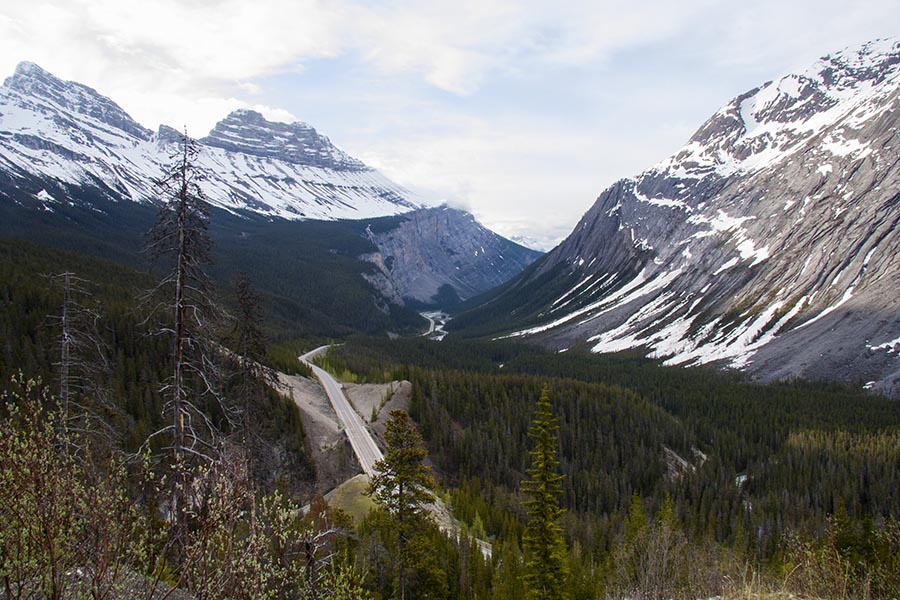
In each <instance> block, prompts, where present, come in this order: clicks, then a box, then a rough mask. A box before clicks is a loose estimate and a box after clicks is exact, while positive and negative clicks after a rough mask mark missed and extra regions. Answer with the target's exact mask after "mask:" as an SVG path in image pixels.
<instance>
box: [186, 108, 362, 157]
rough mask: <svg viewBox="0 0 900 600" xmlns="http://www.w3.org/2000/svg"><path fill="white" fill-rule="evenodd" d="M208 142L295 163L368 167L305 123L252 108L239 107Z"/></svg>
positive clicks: (219, 124) (213, 145) (216, 145)
mask: <svg viewBox="0 0 900 600" xmlns="http://www.w3.org/2000/svg"><path fill="white" fill-rule="evenodd" d="M201 142H202V143H203V144H205V145H207V146H210V147H214V148H223V149H225V150H229V151H231V152H241V153H243V154H249V155H252V156H260V157H263V158H275V159H278V160H282V161H284V162H287V163H291V164H295V165H306V166H312V167H322V168H325V169H333V170H335V171H367V170H369V168H368V167H367V166H366V165H364V164H363V163H362V162H361V161H359V160H357V159H355V158H353V157H352V156H348V155H347V154H345V153H344V152H342V151H341V150H339V149H337V148H336V147H335V146H334V144H332V143H331V140H329V139H328V138H327V137H325V136H322V135H319V134H318V132H316V130H315V129H313V128H312V127H310V126H309V125H307V124H306V123H299V122H297V123H290V124H288V123H274V122H271V121H267V120H266V119H265V118H264V117H263V116H262V115H261V114H259V113H258V112H255V111H252V110H236V111H234V112H233V113H231V114H230V115H228V116H227V117H226V118H225V119H223V120H221V121H219V122H218V123H217V124H216V126H215V128H214V129H213V130H212V131H210V132H209V135H208V136H207V137H205V138H203V139H202V140H201Z"/></svg>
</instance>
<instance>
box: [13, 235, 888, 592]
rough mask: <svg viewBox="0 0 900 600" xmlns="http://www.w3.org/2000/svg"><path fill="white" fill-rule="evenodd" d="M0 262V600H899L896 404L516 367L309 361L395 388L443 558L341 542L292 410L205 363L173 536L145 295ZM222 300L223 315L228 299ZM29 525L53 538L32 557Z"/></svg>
mask: <svg viewBox="0 0 900 600" xmlns="http://www.w3.org/2000/svg"><path fill="white" fill-rule="evenodd" d="M0 256H2V261H0V269H2V278H0V281H2V298H3V304H2V307H3V310H2V338H3V351H2V355H0V359H2V360H0V371H2V377H3V381H4V382H5V383H4V390H5V394H6V395H5V402H4V408H3V427H4V431H3V436H2V439H3V447H2V449H0V452H2V457H0V460H2V468H3V477H4V481H3V485H2V486H0V489H2V496H3V498H2V504H0V510H2V511H3V514H4V529H3V537H2V543H3V555H2V556H0V559H2V564H3V578H4V579H3V585H4V591H3V592H2V593H3V594H4V597H8V598H29V597H51V596H54V595H55V597H60V598H63V597H75V596H76V595H78V594H82V595H85V594H87V595H91V596H92V597H108V598H112V597H148V598H151V597H164V596H165V595H166V594H175V596H173V597H194V598H200V597H208V598H241V597H248V598H250V597H253V598H257V597H269V596H271V597H295V598H313V597H323V598H325V597H330V598H344V597H345V598H356V597H373V598H390V597H400V594H401V590H402V591H403V594H404V596H405V597H407V598H420V597H421V598H427V597H430V598H522V597H570V598H601V597H610V598H614V597H625V596H628V597H645V598H664V597H678V598H695V597H699V596H700V595H701V594H706V595H707V596H710V595H724V596H725V597H730V596H732V597H740V596H739V594H741V593H749V592H752V593H759V594H765V593H772V594H779V593H794V594H797V595H799V596H802V597H840V596H841V595H843V597H848V598H849V597H873V598H881V597H892V596H895V595H896V594H897V590H898V585H900V564H898V562H897V561H898V558H897V557H898V556H900V525H898V518H900V514H898V510H900V509H898V507H900V496H898V495H900V439H898V432H900V410H898V405H897V403H896V401H894V400H890V399H884V398H878V397H872V396H868V395H862V394H859V393H857V392H855V391H853V390H850V389H847V388H843V387H840V386H836V385H826V384H812V383H807V382H790V383H780V384H771V385H761V384H758V383H753V382H748V381H744V380H742V379H741V378H740V377H739V376H738V375H736V374H729V373H722V372H718V371H714V370H710V369H702V368H700V369H690V370H684V369H674V368H663V367H660V366H659V365H657V364H655V363H653V362H652V361H648V360H646V359H643V358H639V357H637V356H629V355H610V356H595V355H591V354H589V353H586V352H580V351H578V350H577V349H576V350H572V351H570V352H567V353H563V354H559V353H551V352H547V351H544V350H541V349H539V348H537V347H533V346H528V345H523V344H519V343H505V342H503V343H501V342H484V341H453V340H452V339H449V340H446V341H444V342H434V341H431V340H426V339H422V338H405V339H398V340H387V339H380V338H365V337H361V338H353V339H348V340H346V341H345V343H344V344H343V345H341V346H338V347H335V348H333V349H332V350H331V351H330V352H329V354H328V355H327V357H326V358H325V360H324V361H323V364H325V365H327V366H328V368H329V369H330V370H332V371H334V372H342V373H345V376H346V374H352V376H353V378H354V379H356V380H357V381H361V382H365V381H368V382H392V381H393V382H396V381H403V380H406V381H409V382H410V384H411V397H410V402H409V417H410V418H411V421H410V422H409V425H407V427H413V428H414V429H412V430H411V431H417V432H418V433H416V434H412V433H404V434H403V435H402V436H400V438H398V439H402V440H405V441H403V442H397V443H398V444H406V443H411V444H412V446H411V447H419V448H421V454H420V456H423V457H424V461H425V464H426V465H428V466H430V470H431V472H432V473H433V478H432V476H431V475H429V476H428V477H427V479H428V480H431V481H432V483H431V484H429V485H430V487H432V488H433V493H434V494H436V496H437V497H439V498H440V499H441V501H442V502H443V503H445V504H446V506H447V507H448V509H449V511H450V513H451V514H452V516H453V518H454V519H455V521H456V522H457V523H458V524H459V527H458V529H456V531H457V534H456V535H451V536H448V535H447V534H446V533H445V532H443V531H442V530H441V528H440V527H439V526H438V524H436V523H435V522H434V521H433V520H430V519H428V518H427V517H425V516H423V514H424V513H422V512H421V511H419V510H418V509H415V508H413V509H410V510H413V512H411V513H409V514H415V515H417V516H416V517H407V518H409V519H414V520H415V522H416V525H415V526H414V527H412V528H403V529H400V528H398V527H397V524H396V519H397V515H398V514H400V513H397V512H396V510H395V509H392V508H391V505H390V503H389V502H384V501H381V502H375V503H374V506H375V507H376V508H375V509H374V510H372V512H370V513H369V514H368V516H367V517H365V518H364V519H362V520H358V521H353V520H352V519H351V518H350V517H348V516H347V515H346V514H344V513H342V511H340V510H337V509H333V508H330V507H329V506H328V504H327V503H326V502H325V501H324V500H323V499H322V498H321V495H319V494H320V493H322V492H325V491H328V490H317V486H316V472H315V466H314V463H313V461H312V460H311V458H310V453H309V448H308V441H307V439H306V437H305V434H304V430H303V425H302V422H301V420H300V415H299V413H298V412H297V409H296V407H294V406H293V404H292V403H291V402H290V401H289V399H287V398H286V397H285V396H284V395H283V394H281V393H278V392H277V391H276V390H274V389H273V388H272V387H271V386H266V385H265V383H264V381H265V378H266V375H265V372H264V370H263V371H256V370H253V371H252V372H251V373H250V374H249V375H247V373H245V372H244V371H242V367H241V362H242V361H240V360H237V359H235V358H230V357H231V356H232V355H231V354H230V353H228V352H222V353H221V358H222V360H221V361H218V362H220V363H221V364H220V365H219V366H218V368H219V369H220V370H221V371H222V378H221V384H220V385H219V389H218V394H219V395H218V397H217V398H216V399H213V398H206V399H204V398H205V396H204V394H203V393H201V390H200V389H199V388H197V389H194V390H193V391H192V392H191V393H192V397H197V398H199V399H200V400H199V402H200V405H199V408H200V409H201V412H202V413H203V414H204V415H206V416H207V417H208V418H209V419H210V421H211V423H212V425H213V428H212V430H215V432H216V436H215V443H216V444H218V446H217V450H216V451H217V452H218V454H217V455H216V460H214V461H212V462H209V463H205V462H204V463H203V464H201V465H199V466H197V467H195V468H192V469H191V470H190V471H189V473H190V474H191V475H190V482H189V483H188V484H186V485H187V487H189V488H190V489H192V490H193V492H192V494H193V495H191V494H188V495H187V497H191V498H193V499H192V500H191V501H189V502H188V507H187V510H186V514H185V515H184V517H183V521H184V522H183V528H184V529H183V531H182V532H179V533H177V535H176V532H175V531H174V530H173V528H172V525H171V522H170V520H168V517H167V514H168V513H167V510H168V509H167V508H166V502H167V498H168V495H167V490H168V489H170V488H168V487H167V486H170V485H172V483H173V480H175V479H176V478H177V477H178V473H179V472H178V471H177V470H175V469H174V468H173V466H172V465H171V464H170V460H169V459H168V458H167V457H168V451H167V447H168V445H169V444H168V443H167V442H166V441H165V438H164V436H155V437H154V435H153V434H154V432H157V431H159V430H160V429H162V428H164V427H165V425H166V423H165V422H164V421H163V418H164V414H165V410H164V407H165V403H166V391H165V390H166V388H165V382H166V378H167V377H168V373H169V371H170V368H171V360H172V356H171V352H170V346H169V345H168V344H167V343H166V342H165V340H164V339H163V338H161V336H158V335H154V325H153V321H152V320H151V319H148V308H147V306H146V303H145V302H143V301H142V300H141V298H142V293H143V291H144V290H147V289H152V288H153V286H154V284H155V281H156V279H155V278H154V275H153V274H151V273H146V272H138V271H135V270H132V269H130V268H126V267H120V266H117V265H115V264H113V263H109V262H105V261H102V260H99V259H95V258H89V257H85V256H82V255H78V254H73V253H69V252H63V251H58V250H49V249H45V248H42V247H39V246H31V245H23V244H21V243H15V244H13V243H4V244H3V245H2V246H0ZM61 272H71V273H75V274H77V279H78V281H80V282H82V283H80V284H79V285H78V286H77V288H70V289H69V292H68V295H67V292H66V288H65V286H64V284H63V283H61V281H60V279H59V278H58V277H48V275H49V274H52V273H61ZM226 285H227V284H226ZM219 296H221V297H222V298H223V299H224V305H225V307H226V311H228V312H230V313H232V314H235V315H239V314H242V311H241V303H240V301H239V298H238V294H237V292H234V291H221V292H219ZM67 302H68V303H69V304H68V305H67ZM65 306H69V310H70V311H69V313H68V316H69V323H70V325H71V326H72V327H73V328H74V330H73V333H72V335H73V336H75V337H78V336H83V339H84V340H89V341H90V343H89V344H81V345H75V346H73V349H72V354H71V359H70V365H69V369H70V372H69V381H70V385H69V387H68V389H67V392H66V397H67V398H68V399H69V401H68V404H69V406H68V409H67V411H65V412H62V411H61V408H60V401H61V398H60V396H61V389H62V388H61V385H60V384H61V379H60V377H61V356H62V355H61V353H60V350H61V346H60V343H61V342H60V340H61V337H60V336H61V334H62V322H61V320H60V319H61V315H62V313H63V308H64V307H65ZM245 308H246V307H245ZM244 312H246V311H244ZM249 314H251V316H252V314H253V310H250V311H249ZM79 315H81V316H79ZM85 316H89V318H84V317H85ZM245 326H246V324H245ZM238 329H239V328H238V327H237V326H236V325H235V324H234V322H233V321H232V322H227V321H226V322H223V323H222V324H221V325H220V326H219V329H218V330H217V332H216V333H217V335H219V339H220V340H221V342H220V343H221V344H222V345H223V347H228V348H231V349H232V350H234V351H237V350H238V348H239V347H243V348H244V349H245V352H247V350H246V348H247V347H248V346H247V345H246V337H245V338H240V339H243V340H244V342H239V341H238V338H236V337H235V332H236V331H238ZM251 331H252V327H251ZM76 334H77V335H76ZM238 337H240V336H238ZM263 337H265V336H263ZM313 343H315V342H313V341H307V342H302V341H299V342H295V343H293V344H291V343H288V344H282V345H280V346H279V345H275V346H274V347H273V346H271V345H270V346H269V348H268V349H267V350H266V351H265V354H264V355H259V354H258V353H259V349H258V348H256V350H254V352H257V356H256V357H257V358H258V359H259V360H260V364H264V365H270V366H273V367H276V368H278V369H279V370H282V371H294V372H299V373H305V372H307V371H305V370H304V367H302V365H301V364H300V363H299V362H297V361H296V359H292V358H291V357H292V356H296V354H297V353H298V352H299V350H297V349H298V348H302V347H309V346H310V345H311V344H313ZM241 344H244V345H243V346H242V345H241ZM246 377H249V380H248V379H247V378H246ZM254 382H256V383H254ZM195 385H196V384H195ZM545 386H546V396H547V399H548V402H549V407H550V410H551V413H552V415H553V418H554V419H555V420H556V423H557V425H558V429H556V430H555V435H556V436H557V438H558V439H557V440H556V442H555V444H556V445H555V450H556V451H557V452H556V454H555V457H554V459H555V461H557V462H558V465H557V466H556V467H555V472H558V474H559V475H560V478H559V480H558V486H559V494H558V506H559V507H560V509H561V511H560V513H559V514H560V516H559V518H558V519H557V521H558V523H559V526H560V528H561V529H560V532H561V534H562V539H563V540H564V548H563V550H562V553H563V554H562V555H561V556H560V555H559V553H557V554H556V556H559V557H560V559H561V560H560V561H559V563H557V564H558V569H557V572H556V574H555V575H554V577H557V578H561V579H560V580H561V581H563V582H564V584H563V585H562V587H561V588H559V589H562V590H563V592H558V591H557V592H553V593H552V595H550V596H541V595H539V594H538V595H534V593H533V589H532V588H531V587H529V586H530V585H531V584H530V583H529V582H533V581H534V579H533V578H529V565H534V562H533V561H531V562H530V559H529V553H530V552H532V551H533V550H530V549H529V548H528V542H526V539H528V538H527V534H526V532H527V530H528V529H527V528H528V524H529V522H530V517H529V513H530V512H531V509H529V508H528V506H529V500H528V498H529V496H528V494H527V490H528V486H527V485H523V483H525V482H527V481H528V480H529V478H530V475H529V473H532V472H534V471H533V469H534V468H535V467H534V465H533V463H532V461H533V456H534V455H533V454H532V452H533V450H534V440H533V439H531V438H530V437H529V431H530V430H532V428H533V426H534V425H533V419H534V418H535V415H536V410H537V401H538V399H539V398H540V397H541V391H542V389H543V388H545ZM248 399H249V400H250V401H251V402H252V403H253V406H252V407H247V406H246V405H245V406H244V408H243V409H242V410H239V411H238V412H237V413H235V414H239V415H240V417H239V418H234V415H232V414H231V413H229V411H230V410H233V408H234V406H236V405H239V404H240V403H242V402H245V403H246V402H247V401H248ZM223 407H224V408H223ZM63 416H65V417H64V418H63ZM419 434H421V437H418V435H419ZM410 436H412V437H410ZM417 439H418V441H416V440H417ZM409 440H412V442H409ZM208 441H213V438H212V437H210V438H208ZM417 452H418V451H417ZM401 454H402V452H401ZM407 455H408V454H407ZM23 473H28V474H29V475H30V476H28V477H23ZM390 489H391V488H390V487H389V488H388V495H390V494H389V492H390ZM317 492H318V493H317ZM310 502H311V504H310ZM304 505H309V508H308V509H307V511H306V512H304V511H303V510H301V507H303V506H304ZM532 506H533V504H532ZM304 515H305V516H304ZM47 524H52V526H53V528H54V531H58V532H59V535H56V536H54V537H52V539H47V538H42V537H41V535H39V533H40V531H41V530H42V528H43V527H46V525H47ZM113 524H114V525H115V527H113V526H112V525H113ZM401 532H407V533H403V534H402V535H400V534H401ZM484 542H486V543H487V544H489V547H490V549H491V550H490V552H489V553H486V552H485V551H484V546H483V545H482V544H483V543H484ZM532 544H533V542H532ZM400 564H403V565H404V570H403V572H402V573H400V572H398V569H397V567H398V565H400ZM73 569H82V572H84V573H88V575H86V576H84V577H74V576H73V575H72V573H73ZM553 589H557V588H553ZM172 590H174V591H172ZM748 591H749V592H748ZM560 593H562V594H564V596H559V595H558V594H560ZM129 594H131V595H129ZM179 594H184V595H183V596H179Z"/></svg>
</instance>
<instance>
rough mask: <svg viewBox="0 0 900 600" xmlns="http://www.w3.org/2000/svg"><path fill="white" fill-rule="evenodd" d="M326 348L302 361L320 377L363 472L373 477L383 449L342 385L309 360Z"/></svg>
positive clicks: (309, 353)
mask: <svg viewBox="0 0 900 600" xmlns="http://www.w3.org/2000/svg"><path fill="white" fill-rule="evenodd" d="M326 350H328V346H319V347H318V348H316V349H315V350H313V351H312V352H307V353H306V354H304V355H303V356H301V357H300V361H301V362H303V363H305V364H307V365H309V367H310V368H311V369H312V370H313V373H315V375H316V377H318V378H319V381H320V382H321V383H322V387H323V388H325V394H326V395H327V396H328V400H329V401H330V402H331V406H332V407H333V408H334V412H335V413H337V416H338V419H340V421H341V424H342V425H343V426H344V432H346V434H347V438H348V439H349V440H350V445H351V446H352V447H353V452H354V453H355V454H356V458H357V460H358V461H359V464H360V466H361V467H362V469H363V472H364V473H365V474H366V475H368V476H369V477H371V476H372V475H374V474H375V463H376V462H377V461H379V460H381V459H382V458H383V455H382V454H381V450H379V449H378V446H377V445H375V440H373V439H372V436H371V434H370V433H369V430H368V429H366V425H365V423H363V420H362V418H361V417H360V416H359V415H358V414H357V413H356V411H355V410H353V407H352V406H350V402H349V401H347V397H346V396H344V390H343V389H341V385H340V384H339V383H338V382H337V381H335V379H334V377H332V376H331V375H330V374H329V373H328V372H327V371H325V370H324V369H322V368H320V367H317V366H316V365H314V364H312V363H311V362H309V361H310V360H312V359H313V358H315V357H316V356H318V355H320V354H322V353H324V352H325V351H326Z"/></svg>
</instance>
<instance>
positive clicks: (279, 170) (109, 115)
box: [0, 63, 421, 219]
mask: <svg viewBox="0 0 900 600" xmlns="http://www.w3.org/2000/svg"><path fill="white" fill-rule="evenodd" d="M178 136H179V134H178V133H177V132H176V131H175V130H173V129H172V128H169V127H165V126H161V127H160V128H159V131H158V133H155V134H154V133H153V132H151V131H150V130H148V129H145V128H144V127H142V126H141V125H140V124H138V123H137V122H135V121H134V120H133V119H132V118H131V117H130V116H128V114H127V113H126V112H125V111H124V110H122V108H121V107H119V106H118V105H117V104H116V103H115V102H113V101H112V100H110V99H109V98H107V97H105V96H102V95H101V94H99V93H97V92H96V91H95V90H93V89H91V88H89V87H87V86H84V85H81V84H79V83H75V82H71V81H62V80H60V79H58V78H57V77H54V76H53V75H51V74H50V73H48V72H46V71H44V70H43V69H41V68H40V67H38V66H37V65H34V64H32V63H22V64H20V65H19V66H18V67H17V68H16V71H15V73H14V74H13V76H12V77H9V78H8V79H7V80H6V81H5V83H4V84H3V86H2V87H0V178H4V176H5V179H6V180H7V181H8V182H9V185H11V186H12V187H13V188H17V189H18V188H22V187H23V186H25V187H28V186H33V182H34V181H40V182H43V183H44V186H43V187H38V188H37V189H33V190H32V189H27V190H25V191H27V192H29V193H31V194H33V195H34V196H35V197H37V198H38V199H39V200H41V201H44V202H45V209H47V210H52V202H53V201H74V202H77V201H78V198H79V197H80V196H83V195H84V194H80V193H79V189H81V188H85V187H90V188H92V189H99V190H101V191H102V192H103V193H104V194H105V195H107V196H108V197H109V198H111V199H114V200H131V201H135V202H147V201H150V200H152V199H153V198H154V197H155V195H156V190H155V189H154V186H153V183H152V182H153V179H154V178H157V177H159V176H160V174H161V173H162V166H163V165H165V164H166V163H168V161H169V157H170V155H171V154H172V151H173V149H174V147H173V144H174V143H177V140H178ZM200 142H201V148H202V151H201V154H200V159H199V162H200V165H201V166H202V167H203V168H204V169H205V171H206V175H207V181H206V185H205V189H206V191H207V193H208V195H209V198H210V200H211V202H212V203H213V204H214V205H216V206H219V207H220V208H224V209H226V210H229V211H232V212H236V211H250V212H252V213H257V214H261V215H263V216H266V217H282V218H286V219H353V218H367V217H374V216H382V215H393V214H399V213H403V212H408V211H410V210H413V209H415V208H418V207H420V206H421V203H420V202H419V200H418V199H417V198H416V197H415V196H414V195H412V194H411V193H410V192H408V191H407V190H405V189H404V188H403V187H401V186H399V185H397V184H396V183H394V182H392V181H390V180H389V179H387V178H386V177H384V176H383V175H382V174H381V173H379V172H378V171H376V170H374V169H371V168H369V167H367V166H366V165H364V164H363V163H362V162H360V161H359V160H356V159H355V158H352V157H350V156H348V155H347V154H345V153H344V152H342V151H341V150H339V149H338V148H336V147H335V146H334V145H333V144H332V143H331V142H330V141H329V140H328V138H326V137H324V136H322V135H320V134H318V133H317V132H316V130H315V129H313V128H312V127H310V126H309V125H306V124H305V123H292V124H285V123H274V122H271V121H267V120H266V119H264V118H263V116H262V115H260V114H259V113H256V112H253V111H248V110H239V111H235V112H233V113H232V114H230V115H229V116H228V117H226V118H225V119H223V120H222V121H220V122H219V123H218V124H217V125H216V127H215V128H214V129H213V130H212V131H211V132H210V134H209V136H207V137H206V138H203V139H202V140H200ZM41 191H43V192H44V194H43V195H41V196H40V197H38V195H39V194H40V192H41ZM6 195H7V196H11V195H12V194H9V193H7V194H6Z"/></svg>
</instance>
